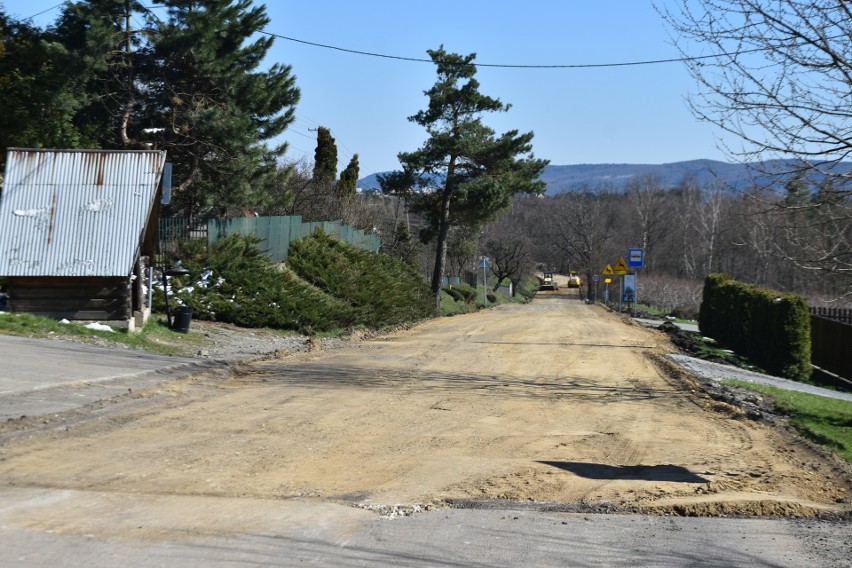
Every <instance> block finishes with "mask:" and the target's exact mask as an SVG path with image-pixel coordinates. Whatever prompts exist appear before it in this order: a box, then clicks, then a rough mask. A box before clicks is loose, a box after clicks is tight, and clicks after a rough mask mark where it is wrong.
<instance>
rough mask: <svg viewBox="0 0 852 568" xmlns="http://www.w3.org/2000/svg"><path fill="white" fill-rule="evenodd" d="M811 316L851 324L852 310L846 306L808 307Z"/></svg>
mask: <svg viewBox="0 0 852 568" xmlns="http://www.w3.org/2000/svg"><path fill="white" fill-rule="evenodd" d="M810 310H811V315H812V316H819V317H821V318H825V319H830V320H834V321H839V322H843V323H847V324H852V310H850V309H848V308H810Z"/></svg>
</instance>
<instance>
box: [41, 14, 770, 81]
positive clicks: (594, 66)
mask: <svg viewBox="0 0 852 568" xmlns="http://www.w3.org/2000/svg"><path fill="white" fill-rule="evenodd" d="M62 5H64V2H61V3H59V4H57V5H55V6H53V7H52V8H48V9H47V10H43V11H41V12H39V13H38V14H33V15H32V16H30V17H29V18H26V19H25V21H26V20H31V19H32V18H35V17H36V16H40V15H41V14H45V13H47V12H50V11H51V10H55V9H56V8H59V7H61V6H62ZM139 5H140V6H141V7H142V8H143V9H144V10H145V11H147V12H148V13H149V14H151V15H152V16H153V17H154V18H155V19H156V20H157V21H158V22H160V23H162V20H161V19H160V17H159V16H157V14H155V13H154V11H153V10H152V9H151V8H150V7H149V6H146V5H144V4H141V3H140V4H139ZM255 31H256V32H257V33H261V34H265V35H268V36H270V37H274V38H276V39H282V40H285V41H292V42H294V43H301V44H303V45H310V46H312V47H320V48H323V49H331V50H333V51H341V52H343V53H351V54H354V55H364V56H368V57H378V58H382V59H393V60H396V61H410V62H414V63H434V61H432V59H426V58H423V57H405V56H401V55H389V54H386V53H375V52H371V51H362V50H359V49H349V48H346V47H339V46H336V45H328V44H324V43H318V42H315V41H308V40H304V39H298V38H294V37H289V36H285V35H282V34H276V33H273V32H268V31H266V30H262V29H258V30H255ZM765 50H766V49H765V48H754V49H745V50H742V51H736V52H731V53H716V54H712V55H698V56H695V57H672V58H668V59H647V60H640V61H622V62H612V63H573V64H557V65H545V64H510V63H477V62H471V65H474V66H476V67H492V68H499V69H598V68H606V67H636V66H639V65H659V64H662V63H686V62H689V61H702V60H706V59H717V58H719V57H732V56H737V55H745V54H748V53H755V52H758V51H765Z"/></svg>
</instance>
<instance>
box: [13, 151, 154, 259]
mask: <svg viewBox="0 0 852 568" xmlns="http://www.w3.org/2000/svg"><path fill="white" fill-rule="evenodd" d="M165 161H166V153H165V152H163V151H148V150H142V151H124V150H121V151H119V150H116V151H107V150H29V149H19V148H10V149H9V150H8V153H7V159H6V179H5V187H4V189H3V193H2V194H0V276H127V275H128V274H130V272H131V271H132V268H133V262H134V261H135V255H136V251H137V249H138V247H139V244H140V240H141V238H142V232H143V230H144V229H145V224H146V223H147V222H148V217H149V215H150V212H151V207H152V206H153V205H154V199H155V197H156V194H157V187H158V185H159V183H160V177H161V175H162V171H163V165H164V164H165Z"/></svg>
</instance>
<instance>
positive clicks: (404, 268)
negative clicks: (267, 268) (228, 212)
mask: <svg viewBox="0 0 852 568" xmlns="http://www.w3.org/2000/svg"><path fill="white" fill-rule="evenodd" d="M288 264H289V266H290V267H291V268H292V269H293V271H294V272H296V273H297V274H299V275H300V276H301V277H302V278H304V279H305V280H306V281H307V282H309V283H310V284H312V285H313V286H316V287H317V288H319V289H320V290H322V291H323V292H325V293H327V294H329V295H331V296H333V297H335V298H337V299H338V300H340V301H342V302H345V303H346V304H347V305H349V306H351V307H352V313H353V314H354V318H355V321H356V323H358V324H363V325H366V326H368V327H373V328H377V327H382V326H388V325H397V324H400V323H403V322H410V321H417V320H420V319H423V318H427V317H430V316H432V315H433V314H434V310H435V307H434V297H433V296H432V292H431V290H430V289H429V286H428V285H426V283H425V282H424V281H423V279H422V278H421V277H420V275H419V274H418V273H417V271H416V269H415V268H413V267H412V266H411V265H409V264H407V263H405V262H403V261H400V260H398V259H395V258H392V257H390V256H388V255H385V254H381V253H374V252H368V251H365V250H361V249H358V248H355V247H353V246H351V245H349V244H346V243H343V242H341V241H338V240H337V239H335V238H333V237H331V236H329V235H327V234H325V233H324V232H323V231H321V230H317V232H316V233H315V234H314V235H312V236H310V237H306V238H303V239H299V240H298V241H294V242H293V243H291V244H290V256H289V259H288Z"/></svg>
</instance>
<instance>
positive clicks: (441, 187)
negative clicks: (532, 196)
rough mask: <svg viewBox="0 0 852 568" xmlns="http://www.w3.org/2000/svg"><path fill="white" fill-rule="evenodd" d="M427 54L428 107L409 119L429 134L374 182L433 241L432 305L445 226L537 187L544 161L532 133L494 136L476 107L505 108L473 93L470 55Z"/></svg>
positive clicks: (482, 214) (475, 219) (472, 220)
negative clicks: (399, 198) (403, 201)
mask: <svg viewBox="0 0 852 568" xmlns="http://www.w3.org/2000/svg"><path fill="white" fill-rule="evenodd" d="M428 53H429V56H430V57H431V58H432V61H433V62H434V63H435V65H436V67H437V72H438V79H437V82H436V83H435V85H434V86H433V87H432V88H431V89H429V90H428V91H426V93H425V94H426V96H427V97H429V105H428V107H427V108H426V109H425V110H422V111H420V112H418V113H417V114H415V115H414V116H411V117H409V120H410V121H412V122H415V123H417V124H419V125H420V126H423V127H424V128H425V129H426V131H427V132H428V133H429V138H428V139H427V140H426V142H425V143H424V144H423V146H422V147H421V148H420V149H418V150H415V151H413V152H402V153H400V154H399V156H398V158H399V161H400V164H402V168H403V169H402V170H401V171H397V172H392V173H390V174H388V175H386V176H380V178H379V181H380V183H381V185H382V189H383V190H384V191H385V192H388V193H394V194H397V195H403V196H405V197H407V198H408V199H409V201H410V203H411V205H412V209H413V210H414V211H416V212H418V213H421V214H423V216H424V219H425V221H426V222H427V223H428V226H427V230H426V231H425V233H423V234H421V237H425V238H428V239H429V240H432V239H434V241H435V247H436V251H435V252H436V254H435V267H434V271H433V273H432V293H433V294H434V296H435V310H436V311H437V310H438V309H440V302H441V284H442V280H443V277H444V266H445V263H446V257H447V241H448V239H447V237H448V235H449V231H450V228H451V227H454V226H467V227H475V226H478V225H481V224H483V223H485V222H487V221H490V220H493V219H495V218H496V217H497V216H498V215H499V214H500V213H501V212H503V211H505V210H506V209H507V208H508V207H509V206H510V204H511V200H512V196H513V195H515V194H516V193H541V192H543V191H544V188H545V184H544V182H542V181H540V180H539V179H538V178H539V176H540V175H541V173H542V171H543V170H544V167H545V165H547V161H546V160H537V159H535V158H534V157H533V155H532V153H531V152H532V144H531V143H532V138H533V133H532V132H529V133H527V134H519V133H518V131H517V130H512V131H509V132H506V133H505V134H502V135H500V136H497V135H496V133H495V132H494V130H493V129H491V128H489V127H488V126H485V125H484V124H483V123H482V118H481V117H482V115H483V114H484V113H486V112H502V111H507V110H508V109H509V107H508V105H504V104H503V103H502V102H500V101H499V100H498V99H493V98H491V97H488V96H485V95H483V94H482V93H480V92H479V82H478V81H477V80H476V79H475V75H476V65H475V64H474V63H473V61H474V59H475V58H476V54H470V55H466V56H461V55H458V54H454V53H447V52H446V51H445V50H444V48H443V46H442V47H441V48H439V49H437V50H429V51H428ZM524 156H526V157H524Z"/></svg>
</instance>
